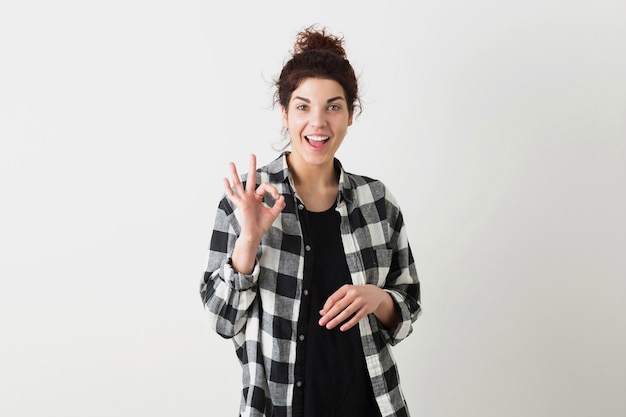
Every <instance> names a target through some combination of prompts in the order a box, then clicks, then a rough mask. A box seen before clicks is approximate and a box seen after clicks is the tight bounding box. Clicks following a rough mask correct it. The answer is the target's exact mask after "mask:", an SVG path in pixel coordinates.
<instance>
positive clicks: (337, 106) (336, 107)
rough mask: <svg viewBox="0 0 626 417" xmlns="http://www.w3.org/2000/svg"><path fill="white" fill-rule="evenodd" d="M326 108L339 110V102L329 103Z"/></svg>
mask: <svg viewBox="0 0 626 417" xmlns="http://www.w3.org/2000/svg"><path fill="white" fill-rule="evenodd" d="M328 110H331V111H338V110H341V106H340V105H339V104H331V105H330V106H328Z"/></svg>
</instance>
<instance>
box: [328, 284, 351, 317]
mask: <svg viewBox="0 0 626 417" xmlns="http://www.w3.org/2000/svg"><path fill="white" fill-rule="evenodd" d="M346 292H347V285H342V286H341V287H339V289H338V290H337V291H335V292H334V293H332V294H331V295H330V297H328V298H327V299H326V302H325V303H324V306H323V307H322V311H325V312H326V311H329V310H330V309H331V308H332V307H333V306H334V305H335V303H336V302H337V301H339V300H341V299H342V298H343V297H345V296H346Z"/></svg>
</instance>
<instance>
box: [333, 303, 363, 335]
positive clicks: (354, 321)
mask: <svg viewBox="0 0 626 417" xmlns="http://www.w3.org/2000/svg"><path fill="white" fill-rule="evenodd" d="M366 315H367V314H366V311H365V308H362V309H360V310H359V311H357V312H356V313H355V314H354V315H353V316H352V318H351V319H350V320H349V321H347V322H346V323H344V324H342V325H341V327H340V328H339V330H341V331H342V332H345V331H346V330H350V329H351V328H352V327H354V326H356V325H357V324H358V323H359V321H361V319H362V318H363V317H365V316H366Z"/></svg>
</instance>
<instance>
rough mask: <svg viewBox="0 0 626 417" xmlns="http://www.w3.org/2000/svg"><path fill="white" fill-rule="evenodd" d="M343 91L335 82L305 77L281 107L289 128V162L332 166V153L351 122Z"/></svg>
mask: <svg viewBox="0 0 626 417" xmlns="http://www.w3.org/2000/svg"><path fill="white" fill-rule="evenodd" d="M349 108H350V106H349V105H348V103H347V102H346V94H345V92H344V90H343V87H341V84H339V83H338V82H337V81H334V80H327V79H319V78H307V79H305V80H304V81H303V82H302V83H301V84H300V86H299V87H298V88H297V89H295V90H294V91H293V93H292V94H291V101H290V102H289V106H288V108H287V109H285V108H284V107H283V108H282V114H283V125H284V127H285V128H287V130H288V131H289V136H290V138H291V148H292V152H291V155H290V156H289V160H290V163H296V164H309V165H314V166H320V167H321V166H330V167H332V164H333V158H334V157H335V152H337V149H339V146H340V145H341V143H342V142H343V138H344V137H345V136H346V133H347V131H348V126H350V125H351V124H352V116H351V115H350V111H349Z"/></svg>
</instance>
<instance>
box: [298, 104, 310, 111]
mask: <svg viewBox="0 0 626 417" xmlns="http://www.w3.org/2000/svg"><path fill="white" fill-rule="evenodd" d="M308 108H309V106H307V105H306V104H298V105H297V106H296V110H306V109H308Z"/></svg>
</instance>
